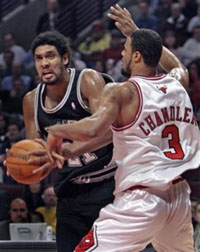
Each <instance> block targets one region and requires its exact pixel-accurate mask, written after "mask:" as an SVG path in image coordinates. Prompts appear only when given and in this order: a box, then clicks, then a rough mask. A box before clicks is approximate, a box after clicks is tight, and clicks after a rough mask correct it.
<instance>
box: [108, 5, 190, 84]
mask: <svg viewBox="0 0 200 252" xmlns="http://www.w3.org/2000/svg"><path fill="white" fill-rule="evenodd" d="M110 9H111V13H108V17H109V18H111V19H112V20H114V21H115V25H116V27H117V28H118V29H119V30H120V31H121V32H122V34H123V35H124V36H125V37H128V36H130V35H131V34H132V33H133V32H134V31H136V30H138V29H139V28H138V27H137V25H136V24H135V23H134V21H133V19H132V16H131V14H130V12H129V11H128V10H127V9H126V8H121V7H120V6H119V5H118V4H116V5H115V6H112V7H111V8H110ZM159 64H160V66H161V67H162V68H163V69H164V70H165V71H166V72H168V73H170V75H171V76H173V77H174V78H176V79H177V80H178V81H179V82H180V83H181V84H182V85H183V86H184V87H185V88H187V87H188V85H189V76H188V70H187V68H186V67H185V66H184V65H183V64H182V63H181V62H180V60H179V59H178V58H177V57H176V56H175V55H174V54H173V53H172V52H171V51H170V50H168V49H167V48H166V47H164V46H163V50H162V56H161V59H160V62H159Z"/></svg>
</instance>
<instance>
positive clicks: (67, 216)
mask: <svg viewBox="0 0 200 252" xmlns="http://www.w3.org/2000/svg"><path fill="white" fill-rule="evenodd" d="M32 52H33V56H34V60H35V67H36V70H37V72H38V75H39V77H40V79H41V83H40V84H39V85H38V86H37V88H36V89H34V90H32V91H31V92H29V93H27V94H26V95H25V97H24V100H23V110H24V120H25V127H26V137H27V138H30V139H35V138H41V139H43V140H40V142H41V143H42V144H43V145H45V139H46V136H47V132H46V130H45V128H46V127H47V126H50V125H53V124H61V123H66V122H67V123H71V122H74V121H77V120H80V119H82V118H84V117H87V116H89V115H91V114H93V113H94V112H95V111H96V110H97V107H98V99H99V96H100V93H101V90H102V89H103V87H104V86H105V84H106V82H107V81H109V82H111V79H110V78H109V76H105V75H103V74H100V73H98V72H96V71H94V70H92V69H84V70H83V71H81V72H80V71H77V70H75V69H70V68H68V65H69V61H70V48H69V46H68V44H67V40H66V38H65V37H64V36H63V35H62V34H60V33H58V32H56V31H52V32H45V33H41V34H39V35H38V36H37V37H36V38H35V40H34V41H33V44H32ZM111 139H112V136H111V132H110V131H108V132H107V133H106V134H105V135H104V136H103V137H99V138H98V139H95V140H92V141H91V142H86V143H78V142H74V143H72V142H66V143H64V144H63V149H62V152H63V155H64V157H65V159H66V161H65V164H64V167H63V168H62V169H61V170H59V172H58V175H57V179H56V183H55V192H56V195H57V197H58V204H57V232H56V241H57V251H58V252H71V251H73V250H74V248H75V246H76V245H77V244H78V243H79V241H80V240H81V238H82V237H83V236H84V235H85V234H86V233H87V232H88V231H89V230H90V228H91V227H92V224H93V222H94V220H95V219H96V218H97V217H98V214H99V210H100V209H101V208H102V207H104V206H105V205H107V204H108V203H110V202H112V200H113V189H114V179H113V175H114V172H115V169H116V166H115V165H114V164H112V162H111V159H112V149H113V146H112V143H111ZM34 154H35V155H37V157H36V158H35V159H32V160H30V163H32V164H37V165H40V168H39V169H37V171H38V170H43V171H44V173H45V175H44V177H45V176H47V174H48V172H49V171H51V169H52V168H54V167H56V166H57V165H56V163H53V164H52V163H51V162H50V160H49V157H48V155H47V153H46V152H45V151H36V152H34ZM37 171H36V172H37Z"/></svg>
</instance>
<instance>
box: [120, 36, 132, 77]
mask: <svg viewBox="0 0 200 252" xmlns="http://www.w3.org/2000/svg"><path fill="white" fill-rule="evenodd" d="M131 59H132V50H131V39H130V37H128V38H127V39H126V42H125V44H124V50H123V51H122V74H124V75H126V76H130V74H131Z"/></svg>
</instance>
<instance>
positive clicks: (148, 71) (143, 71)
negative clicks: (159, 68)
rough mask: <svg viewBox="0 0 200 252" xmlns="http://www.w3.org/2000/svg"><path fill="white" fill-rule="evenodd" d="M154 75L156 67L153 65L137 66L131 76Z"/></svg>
mask: <svg viewBox="0 0 200 252" xmlns="http://www.w3.org/2000/svg"><path fill="white" fill-rule="evenodd" d="M154 75H156V68H154V67H144V66H143V67H138V68H136V69H133V71H132V72H131V76H146V77H148V76H154Z"/></svg>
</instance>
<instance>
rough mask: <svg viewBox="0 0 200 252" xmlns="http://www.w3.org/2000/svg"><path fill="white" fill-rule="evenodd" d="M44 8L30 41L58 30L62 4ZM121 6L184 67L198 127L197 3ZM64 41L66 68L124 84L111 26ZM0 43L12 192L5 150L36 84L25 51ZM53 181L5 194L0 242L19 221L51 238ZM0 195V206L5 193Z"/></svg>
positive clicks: (0, 96) (1, 119) (197, 207)
mask: <svg viewBox="0 0 200 252" xmlns="http://www.w3.org/2000/svg"><path fill="white" fill-rule="evenodd" d="M63 2H64V1H63ZM133 2H134V4H133ZM47 3H48V5H47V10H46V12H45V13H44V14H43V15H42V16H41V17H40V18H39V20H38V23H37V29H36V31H35V35H36V34H38V33H40V32H44V31H46V30H54V29H57V27H58V22H59V20H58V19H57V17H58V12H59V4H62V1H57V0H48V1H47ZM125 4H126V5H125V6H126V7H127V8H128V9H129V11H130V12H131V14H132V16H133V19H134V21H135V23H136V25H137V26H138V27H140V28H149V29H153V30H156V31H157V32H158V33H159V34H160V35H161V37H162V39H163V44H164V45H165V46H166V47H167V48H169V49H170V50H171V51H172V52H173V53H174V54H175V55H176V56H177V57H178V58H179V59H180V60H181V61H182V63H183V64H184V65H185V66H187V68H188V71H189V78H190V85H189V89H188V90H187V91H188V93H189V95H190V98H191V101H192V104H193V107H194V111H195V114H196V117H197V121H198V124H199V125H200V0H176V1H175V0H146V1H144V0H138V1H128V0H127V1H125ZM65 35H66V36H67V34H65ZM68 39H69V43H70V44H71V49H72V51H71V54H72V56H71V67H75V68H76V69H79V70H82V69H84V68H87V67H89V68H93V69H95V70H97V71H99V72H105V73H108V74H109V75H111V76H112V77H113V79H114V80H115V81H116V82H118V81H123V80H124V79H125V77H123V76H122V74H121V52H122V49H123V43H124V41H125V38H124V37H123V36H122V34H121V33H120V32H119V31H118V30H117V29H116V28H115V25H114V23H113V22H112V21H109V20H106V21H105V20H96V21H95V22H94V23H93V24H92V25H91V29H90V30H89V31H88V32H87V33H86V34H85V36H84V37H83V38H82V40H81V41H79V42H74V41H73V43H72V40H71V38H70V37H68ZM2 40H3V45H4V48H3V50H2V51H1V52H0V183H1V185H4V184H6V185H10V188H12V187H13V186H17V182H15V181H14V180H13V179H12V178H11V177H8V176H6V171H5V167H3V161H4V159H5V153H6V149H9V148H10V147H11V146H12V145H13V144H14V143H15V142H17V141H19V140H21V139H24V138H25V130H24V122H23V111H22V98H23V96H24V94H25V93H27V92H28V91H30V90H32V89H33V88H35V87H36V86H37V84H38V83H39V82H40V80H39V78H38V76H37V74H36V71H35V68H34V60H33V57H32V54H31V51H26V50H25V49H24V48H23V47H22V46H21V45H19V44H18V41H16V39H15V34H13V33H11V32H9V31H7V32H6V33H5V34H4V35H3V37H2ZM30 46H31V45H30ZM160 70H161V69H158V71H160ZM55 176H56V171H53V172H52V173H51V174H50V175H49V177H48V178H47V179H45V180H44V181H43V182H41V183H36V184H34V185H30V186H23V188H22V190H21V191H20V193H19V195H18V197H17V198H16V197H14V194H12V191H10V192H11V193H10V195H9V197H10V198H9V197H7V200H4V204H2V205H1V210H0V221H1V222H0V239H1V238H2V237H5V236H6V234H5V233H4V236H3V235H1V225H5V226H6V225H8V223H10V222H19V221H21V222H44V221H45V222H47V223H48V224H49V225H51V226H52V227H53V233H54V234H55V225H56V217H55V206H56V196H55V194H54V192H53V190H52V185H53V183H54V181H55ZM12 190H13V189H12ZM1 193H2V195H1V197H0V200H1V198H3V197H4V193H7V191H6V190H5V192H4V191H1ZM15 196H16V195H15ZM193 205H194V208H193V219H194V227H195V239H196V240H195V244H196V247H200V203H199V199H195V200H194V202H193ZM3 206H4V209H3ZM13 209H14V210H13ZM8 213H9V214H8ZM17 214H18V215H19V216H18V215H17ZM2 222H3V223H2ZM6 237H7V236H6ZM196 237H198V238H196ZM6 239H9V237H7V238H6ZM196 251H198V250H196ZM199 251H200V250H199Z"/></svg>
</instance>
